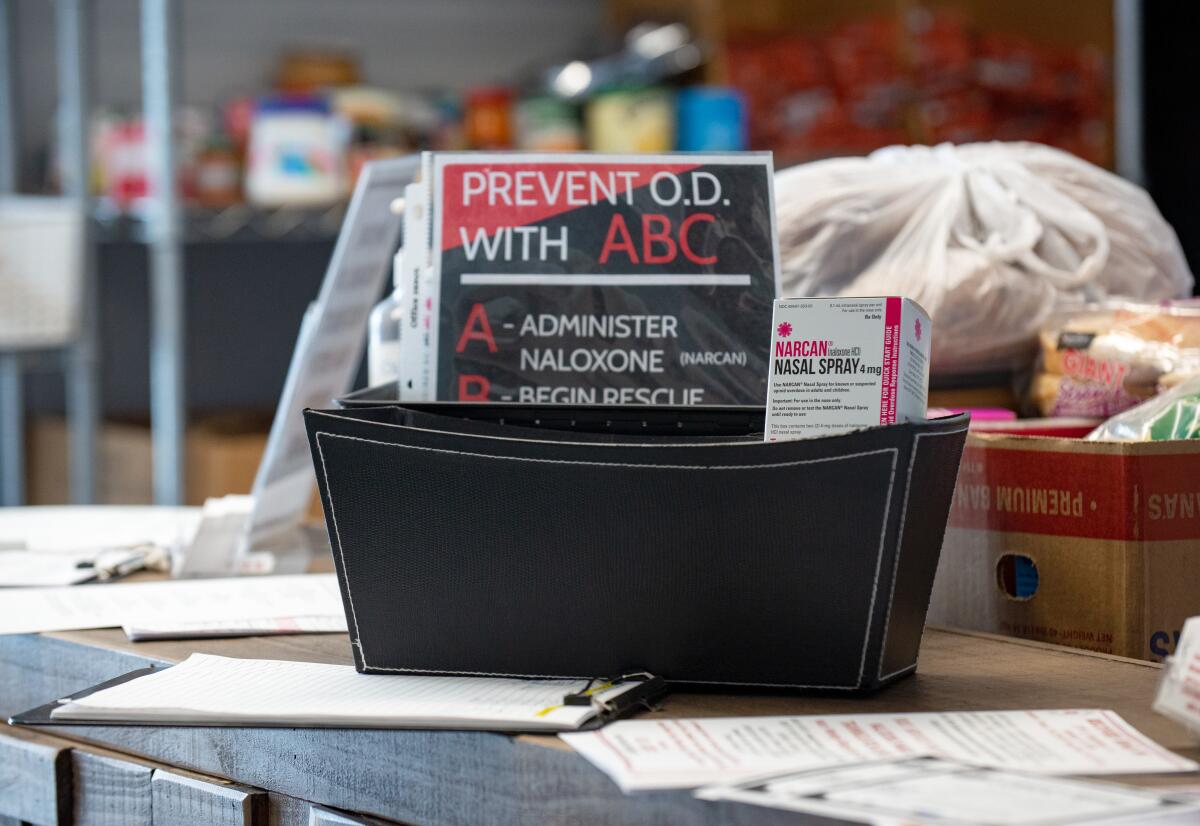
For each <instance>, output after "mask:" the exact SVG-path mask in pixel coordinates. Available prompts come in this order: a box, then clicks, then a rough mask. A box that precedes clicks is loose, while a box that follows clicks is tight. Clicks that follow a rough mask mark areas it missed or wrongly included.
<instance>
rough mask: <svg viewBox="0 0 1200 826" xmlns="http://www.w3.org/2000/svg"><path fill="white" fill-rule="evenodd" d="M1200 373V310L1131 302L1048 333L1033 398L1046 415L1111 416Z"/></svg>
mask: <svg viewBox="0 0 1200 826" xmlns="http://www.w3.org/2000/svg"><path fill="white" fill-rule="evenodd" d="M1195 373H1200V308H1197V307H1196V306H1194V305H1188V304H1179V305H1168V306H1147V305H1131V304H1124V305H1118V306H1110V307H1103V308H1098V309H1094V310H1089V311H1087V312H1084V313H1080V314H1076V315H1073V316H1071V317H1069V318H1066V319H1064V320H1061V321H1060V322H1058V323H1056V324H1053V325H1051V326H1049V327H1047V328H1046V329H1044V330H1043V331H1042V333H1041V360H1040V369H1039V371H1038V373H1037V374H1036V375H1035V376H1034V380H1033V384H1032V387H1031V390H1030V395H1031V397H1032V399H1033V401H1034V402H1035V404H1036V405H1037V407H1038V410H1039V411H1040V412H1041V414H1042V415H1043V416H1090V417H1097V418H1105V417H1108V416H1113V415H1115V414H1117V413H1120V412H1121V411H1122V410H1127V409H1128V408H1130V407H1133V406H1134V405H1137V404H1141V403H1142V402H1143V401H1145V400H1146V399H1149V398H1152V397H1154V396H1155V395H1157V394H1158V393H1160V392H1161V391H1162V390H1163V389H1165V388H1166V387H1169V386H1171V385H1174V384H1177V383H1179V382H1180V381H1181V380H1183V379H1184V378H1186V377H1188V376H1190V375H1193V374H1195Z"/></svg>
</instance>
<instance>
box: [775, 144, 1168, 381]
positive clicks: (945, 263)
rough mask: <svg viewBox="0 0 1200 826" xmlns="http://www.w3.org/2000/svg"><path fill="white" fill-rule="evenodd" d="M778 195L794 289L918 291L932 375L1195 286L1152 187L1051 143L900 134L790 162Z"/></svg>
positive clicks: (786, 291) (1024, 360) (975, 365)
mask: <svg viewBox="0 0 1200 826" xmlns="http://www.w3.org/2000/svg"><path fill="white" fill-rule="evenodd" d="M775 200H776V210H777V214H778V226H779V252H780V263H781V266H782V279H781V280H782V287H783V295H785V296H788V297H801V296H834V295H842V296H880V295H901V296H906V297H908V298H912V299H914V300H916V301H917V303H919V304H920V305H921V306H922V307H924V308H925V309H926V310H927V311H928V312H929V315H930V317H931V318H932V320H933V359H932V365H931V368H932V370H933V372H935V373H941V374H948V373H964V372H984V371H993V370H1003V369H1010V368H1013V367H1017V366H1022V365H1025V364H1028V362H1029V359H1030V357H1031V356H1032V353H1033V351H1034V349H1035V347H1036V343H1037V334H1038V331H1039V330H1040V329H1041V328H1042V327H1043V326H1044V325H1045V324H1047V323H1048V322H1049V321H1050V320H1051V318H1052V317H1053V316H1055V315H1057V314H1059V313H1061V312H1063V311H1064V310H1069V309H1071V308H1073V307H1076V306H1082V305H1083V304H1085V303H1086V302H1089V301H1099V300H1101V299H1105V298H1109V297H1121V298H1133V299H1138V300H1142V301H1157V300H1162V299H1168V298H1178V297H1182V296H1185V295H1190V294H1191V289H1192V274H1191V271H1190V270H1189V269H1188V266H1187V262H1186V261H1185V260H1184V257H1183V250H1182V249H1181V248H1180V246H1179V240H1178V239H1177V238H1176V237H1175V232H1174V231H1173V230H1172V229H1171V227H1170V225H1169V224H1167V222H1166V221H1165V220H1163V217H1162V215H1161V214H1160V213H1159V211H1158V209H1157V208H1156V207H1155V206H1154V202H1153V201H1152V200H1151V199H1150V196H1149V195H1147V194H1146V192H1145V191H1144V190H1143V189H1141V188H1140V187H1137V186H1135V185H1133V184H1131V183H1129V182H1128V181H1125V180H1122V179H1121V178H1119V177H1117V176H1116V175H1113V174H1111V173H1109V172H1106V171H1104V170H1103V169H1100V168H1099V167H1097V166H1093V165H1092V164H1090V163H1087V162H1086V161H1083V160H1080V159H1079V158H1076V157H1075V156H1074V155H1071V154H1069V153H1067V152H1063V151H1061V150H1058V149H1052V148H1050V147H1048V146H1042V145H1039V144H1031V143H999V142H997V143H976V144H965V145H961V146H953V145H950V144H943V145H940V146H934V147H929V146H892V147H887V148H885V149H880V150H878V151H876V152H873V153H871V154H870V155H868V156H866V157H861V158H836V159H833V160H827V161H818V162H815V163H809V164H803V165H801V166H795V167H792V168H790V169H785V170H783V171H781V172H780V173H779V174H778V175H777V176H776V178H775Z"/></svg>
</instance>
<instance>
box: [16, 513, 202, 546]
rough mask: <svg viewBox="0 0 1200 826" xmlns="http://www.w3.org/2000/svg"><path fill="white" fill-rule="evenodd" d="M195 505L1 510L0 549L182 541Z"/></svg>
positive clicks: (196, 520)
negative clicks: (179, 506)
mask: <svg viewBox="0 0 1200 826" xmlns="http://www.w3.org/2000/svg"><path fill="white" fill-rule="evenodd" d="M199 524H200V508H167V507H160V506H157V505H147V506H124V505H98V506H97V505H87V506H75V505H69V506H62V507H59V506H45V505H42V506H37V507H28V508H0V548H16V549H28V550H33V551H74V550H78V549H80V548H94V547H108V548H113V547H120V546H128V545H142V544H150V545H158V546H160V547H163V548H172V547H177V546H183V545H187V544H188V543H189V542H191V541H192V536H193V535H194V534H195V533H196V526H197V525H199Z"/></svg>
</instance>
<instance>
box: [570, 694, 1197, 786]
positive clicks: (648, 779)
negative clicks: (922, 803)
mask: <svg viewBox="0 0 1200 826" xmlns="http://www.w3.org/2000/svg"><path fill="white" fill-rule="evenodd" d="M563 739H564V740H566V742H567V743H569V744H570V745H571V746H572V747H573V748H574V749H575V750H576V751H578V752H579V753H580V754H582V755H583V756H584V757H586V758H587V759H588V760H589V761H591V762H592V763H594V764H595V765H596V766H597V767H598V768H600V769H601V770H602V771H604V772H605V773H606V774H608V775H609V777H611V778H612V779H613V780H614V781H615V782H616V783H617V785H619V786H620V787H621V788H622V789H624V790H625V791H632V790H637V789H669V788H690V787H694V786H706V785H711V784H715V783H728V782H731V781H736V780H740V779H742V778H745V777H750V776H753V775H761V774H767V773H771V772H783V771H798V770H802V769H810V768H818V767H822V766H836V765H839V764H842V763H857V762H863V761H865V760H884V759H889V758H896V757H911V756H922V755H924V756H933V757H944V758H946V759H949V760H960V761H963V762H967V763H971V764H974V765H979V766H987V767H991V768H999V769H1012V770H1016V771H1025V772H1034V773H1038V774H1054V775H1057V774H1135V773H1143V772H1145V773H1158V772H1186V771H1195V770H1196V769H1197V765H1196V763H1194V762H1192V761H1191V760H1187V759H1185V758H1183V757H1180V756H1179V755H1177V754H1175V753H1174V752H1171V751H1169V750H1167V749H1165V748H1163V747H1162V746H1160V745H1158V744H1157V743H1155V742H1154V741H1153V740H1150V739H1149V738H1147V737H1146V736H1145V735H1143V734H1142V733H1141V732H1139V731H1138V730H1137V729H1135V728H1133V727H1132V726H1130V725H1129V724H1128V723H1127V722H1125V720H1123V719H1122V718H1121V717H1120V716H1119V715H1117V714H1116V713H1115V712H1112V711H1107V710H1102V709H1067V710H1051V711H1043V710H1038V711H960V712H937V713H935V712H925V713H915V714H840V715H827V716H805V717H726V718H713V719H695V720H628V721H620V722H616V723H613V724H612V725H610V726H608V727H607V728H605V729H604V730H603V731H599V732H591V733H587V734H578V735H575V734H572V735H564V737H563Z"/></svg>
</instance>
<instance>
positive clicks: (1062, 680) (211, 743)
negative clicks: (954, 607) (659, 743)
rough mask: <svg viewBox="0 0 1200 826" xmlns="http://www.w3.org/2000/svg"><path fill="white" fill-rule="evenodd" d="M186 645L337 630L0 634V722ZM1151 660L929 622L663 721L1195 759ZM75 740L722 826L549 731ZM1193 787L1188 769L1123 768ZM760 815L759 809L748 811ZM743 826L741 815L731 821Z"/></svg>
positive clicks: (321, 646) (292, 649) (178, 654)
mask: <svg viewBox="0 0 1200 826" xmlns="http://www.w3.org/2000/svg"><path fill="white" fill-rule="evenodd" d="M192 652H205V653H211V654H220V655H223V656H230V657H254V658H265V659H282V660H301V661H309V662H322V663H337V664H350V663H351V662H352V660H351V656H350V646H349V642H348V640H347V638H346V636H345V635H344V634H320V635H301V636H288V637H259V638H246V639H231V640H187V641H161V642H144V643H131V642H128V641H127V640H126V639H125V636H124V634H122V633H121V632H120V631H119V630H115V629H114V630H101V631H77V632H63V633H57V634H41V635H25V636H10V637H0V703H2V704H3V707H2V708H0V713H2V714H3V715H4V716H8V715H10V714H13V713H15V712H18V711H22V710H25V709H26V708H31V707H33V706H37V705H41V704H42V703H45V702H47V701H49V700H51V699H53V698H55V697H60V696H63V695H64V694H67V693H70V692H72V691H75V690H78V689H81V688H85V687H88V686H90V685H93V684H95V683H97V682H101V681H103V680H105V679H109V678H111V677H114V676H117V675H118V674H122V673H125V672H126V671H130V670H133V669H135V668H139V667H143V666H144V665H146V664H149V663H150V662H177V661H179V660H182V659H184V658H186V657H187V656H188V655H189V654H191V653H192ZM1160 673H1161V670H1160V667H1159V666H1158V665H1156V664H1154V663H1148V662H1142V661H1139V660H1128V659H1124V658H1120V657H1112V656H1107V655H1100V654H1092V653H1089V652H1085V651H1080V650H1077V649H1072V648H1064V647H1059V646H1050V645H1043V644H1039V643H1030V642H1025V641H1021V640H1013V639H1008V638H1001V637H994V636H990V635H982V634H968V633H962V632H951V631H946V630H937V629H930V630H928V631H927V632H926V634H925V639H924V643H923V645H922V648H921V659H920V664H919V668H918V672H917V674H916V675H914V676H913V677H910V678H908V679H906V680H903V681H901V682H900V683H899V684H897V685H895V686H893V687H891V688H888V689H884V690H883V691H881V692H879V693H877V694H874V695H871V696H868V697H860V698H846V697H829V696H795V695H791V696H789V695H782V694H776V695H770V696H764V695H750V694H739V695H726V694H700V693H674V694H672V695H671V696H670V697H668V699H667V700H666V701H665V703H664V704H663V707H662V708H661V710H659V711H656V712H651V713H649V714H650V715H652V716H653V715H658V716H663V717H700V716H706V717H707V716H735V715H766V714H826V713H848V712H891V711H909V712H915V711H952V710H985V709H1031V708H1110V709H1113V710H1115V711H1116V712H1117V713H1118V714H1120V715H1121V716H1123V717H1124V718H1125V719H1126V720H1128V721H1129V722H1130V723H1131V724H1132V725H1133V726H1135V727H1136V728H1138V729H1139V730H1141V731H1142V732H1143V733H1145V734H1147V735H1148V736H1150V737H1152V738H1153V739H1155V740H1156V741H1158V742H1159V743H1161V744H1162V745H1164V746H1166V747H1167V748H1170V749H1172V750H1174V751H1177V752H1179V753H1181V754H1184V755H1186V756H1188V757H1191V758H1193V759H1200V749H1198V748H1197V743H1196V740H1195V739H1193V737H1192V736H1191V735H1190V734H1189V733H1187V732H1186V731H1185V730H1184V729H1183V728H1182V727H1180V726H1178V725H1176V724H1175V723H1172V722H1171V721H1169V720H1167V719H1165V718H1163V717H1160V716H1159V715H1157V714H1155V713H1153V712H1152V711H1151V709H1150V704H1151V700H1152V697H1153V694H1154V689H1155V686H1156V684H1157V681H1158V677H1159V675H1160ZM54 732H55V733H57V734H58V735H59V736H62V737H68V738H75V739H81V740H85V741H90V742H94V743H98V744H100V745H102V746H105V747H108V748H112V749H116V750H119V751H125V752H128V753H133V754H137V755H140V756H144V757H147V758H150V759H153V760H157V761H159V762H161V763H164V764H168V765H175V766H180V767H182V768H184V769H190V770H193V771H198V772H204V773H207V774H211V775H215V776H219V777H226V778H229V779H230V780H233V781H236V782H239V783H245V784H249V785H252V786H255V787H258V788H263V789H267V790H269V791H272V792H278V793H281V794H288V795H293V796H295V797H298V798H301V799H304V800H309V801H312V802H314V803H320V804H324V805H328V806H335V807H338V808H342V809H347V810H351V811H358V812H363V813H367V814H374V815H377V816H380V817H387V818H392V819H395V820H399V821H403V822H409V823H479V822H483V821H487V822H513V823H528V822H544V821H551V822H572V823H590V822H598V823H653V822H663V821H664V820H669V821H670V822H697V823H709V822H714V823H715V822H718V820H719V821H720V822H731V821H732V822H738V821H739V817H738V816H737V815H736V814H734V815H731V814H730V812H729V811H727V810H726V811H722V812H721V814H720V816H719V817H718V816H717V815H715V814H714V812H715V811H716V809H714V808H713V807H711V806H709V805H708V804H701V803H700V802H698V801H694V800H692V799H691V798H690V795H688V794H687V793H684V792H670V793H654V794H641V795H637V796H633V797H627V796H624V795H622V794H621V793H620V791H619V790H618V789H617V787H616V786H615V785H614V784H612V783H611V781H609V780H608V778H607V777H605V776H604V775H603V774H601V773H600V772H599V771H597V770H596V769H594V768H593V767H592V766H590V765H589V764H587V763H586V761H584V760H583V759H582V758H580V757H579V756H578V755H576V754H575V753H574V752H572V751H571V750H570V749H569V748H568V747H566V746H565V745H564V744H563V743H562V742H561V741H560V740H558V739H557V738H555V737H551V736H542V735H525V736H521V737H516V738H514V737H508V736H505V735H498V734H493V733H484V732H420V731H366V730H358V731H354V730H336V729H216V728H209V729H203V728H120V727H90V726H89V727H84V726H74V727H70V726H63V727H56V728H55V729H54ZM1124 779H1126V780H1128V781H1130V782H1134V783H1139V784H1146V785H1163V784H1176V783H1188V784H1195V783H1196V782H1197V778H1196V777H1195V776H1193V775H1182V776H1180V775H1172V776H1134V777H1129V778H1124ZM760 815H761V813H760ZM745 822H748V823H749V822H755V819H754V818H753V817H750V816H746V819H745Z"/></svg>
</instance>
